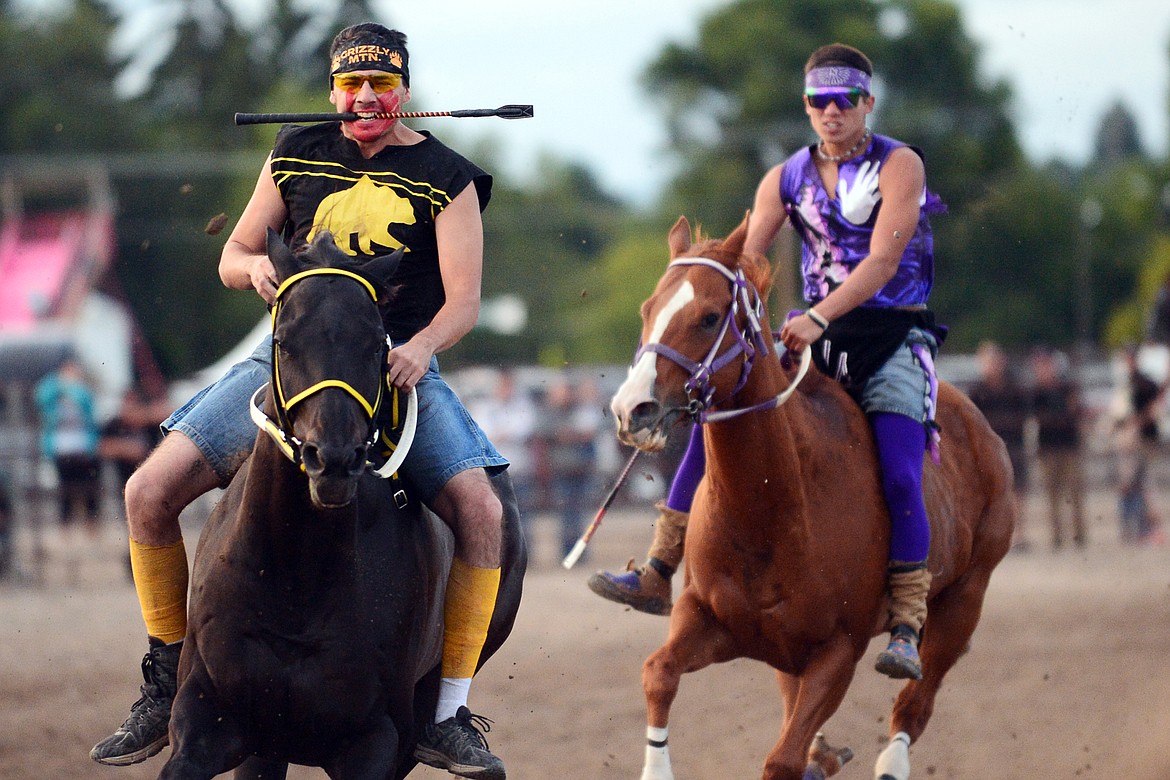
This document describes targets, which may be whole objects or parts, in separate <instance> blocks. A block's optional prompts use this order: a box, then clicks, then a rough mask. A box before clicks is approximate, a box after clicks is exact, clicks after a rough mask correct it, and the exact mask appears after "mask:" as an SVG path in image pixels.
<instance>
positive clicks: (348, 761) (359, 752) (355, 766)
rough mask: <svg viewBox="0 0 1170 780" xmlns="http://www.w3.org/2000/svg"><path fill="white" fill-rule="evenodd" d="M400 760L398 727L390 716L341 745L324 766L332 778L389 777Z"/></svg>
mask: <svg viewBox="0 0 1170 780" xmlns="http://www.w3.org/2000/svg"><path fill="white" fill-rule="evenodd" d="M397 764H398V729H397V728H395V727H394V722H393V721H392V720H390V718H389V717H386V718H383V719H382V721H381V722H380V723H379V724H378V725H377V728H375V729H374V730H373V731H369V732H366V733H365V734H362V735H360V736H355V737H352V738H350V739H348V740H346V742H345V744H343V745H341V746H340V747H339V749H338V751H337V754H336V756H335V757H334V759H333V760H332V761H330V762H329V764H328V765H327V766H326V767H324V769H325V774H327V775H329V777H330V780H386V778H387V777H391V776H392V774H391V773H392V772H393V771H394V769H395V767H396V765H397Z"/></svg>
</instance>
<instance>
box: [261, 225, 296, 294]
mask: <svg viewBox="0 0 1170 780" xmlns="http://www.w3.org/2000/svg"><path fill="white" fill-rule="evenodd" d="M265 246H266V249H267V251H268V259H269V260H271V261H272V266H273V268H275V269H276V276H277V279H278V280H279V281H282V282H283V281H284V280H285V279H287V278H289V277H290V276H292V275H293V274H295V273H296V272H297V269H298V268H299V263H298V261H297V258H296V255H294V254H293V252H292V250H291V249H289V248H288V247H287V246H285V245H284V241H282V240H281V238H280V236H279V235H278V234H277V232H276V231H275V230H273V229H272V228H268V232H267V234H266V235H265Z"/></svg>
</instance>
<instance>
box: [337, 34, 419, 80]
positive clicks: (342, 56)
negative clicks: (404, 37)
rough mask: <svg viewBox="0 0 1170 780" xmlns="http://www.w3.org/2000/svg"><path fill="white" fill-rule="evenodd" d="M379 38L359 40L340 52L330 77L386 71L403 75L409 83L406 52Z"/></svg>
mask: <svg viewBox="0 0 1170 780" xmlns="http://www.w3.org/2000/svg"><path fill="white" fill-rule="evenodd" d="M380 41H381V39H379V38H373V37H370V38H358V39H357V40H355V41H354V42H353V43H351V44H350V45H348V46H346V47H345V48H344V49H342V50H341V51H340V52H338V53H337V54H336V55H335V56H334V57H333V60H332V62H331V63H330V68H329V75H330V76H332V75H334V74H336V73H349V72H350V71H354V70H384V71H386V72H388V73H401V74H402V77H403V79H405V80H407V81H409V79H410V71H409V69H408V67H407V64H406V63H407V54H406V50H405V49H403V48H400V47H398V46H386V45H384V44H383V43H381V42H380Z"/></svg>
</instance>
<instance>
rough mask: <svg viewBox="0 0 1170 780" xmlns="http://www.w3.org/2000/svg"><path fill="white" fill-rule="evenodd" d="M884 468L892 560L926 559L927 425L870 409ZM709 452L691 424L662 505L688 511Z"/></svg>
mask: <svg viewBox="0 0 1170 780" xmlns="http://www.w3.org/2000/svg"><path fill="white" fill-rule="evenodd" d="M869 421H870V424H871V425H872V426H873V432H874V437H875V439H876V440H877V447H878V460H879V461H880V463H881V469H882V490H883V491H884V492H885V496H886V504H887V505H888V506H889V508H890V518H891V529H890V560H891V561H902V562H906V563H917V562H918V561H925V560H926V556H927V553H929V552H930V523H929V522H927V519H926V505H925V504H924V503H923V501H922V461H923V455H924V454H925V453H926V444H927V437H926V428H925V426H923V425H922V423H920V422H918V421H916V420H914V419H912V418H910V417H905V416H903V415H900V414H886V413H878V414H873V415H870V418H869ZM706 464H707V458H706V453H705V452H704V450H703V426H701V425H695V426H693V427H692V428H691V438H690V441H689V442H688V443H687V451H686V453H684V454H683V457H682V460H681V461H680V462H679V464H678V470H677V471H676V472H675V473H674V480H673V481H672V482H671V483H670V494H669V495H668V496H667V498H666V505H667V506H668V507H670V508H671V509H674V510H675V511H678V512H690V511H691V502H692V501H693V500H694V498H695V489H696V488H697V487H698V486H699V480H701V479H702V478H703V471H704V469H705V468H706Z"/></svg>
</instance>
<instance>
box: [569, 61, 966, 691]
mask: <svg viewBox="0 0 1170 780" xmlns="http://www.w3.org/2000/svg"><path fill="white" fill-rule="evenodd" d="M872 76H873V66H872V64H871V63H870V60H869V58H868V57H866V56H865V54H863V53H862V52H860V51H859V50H857V49H855V48H853V47H852V46H846V45H844V44H839V43H838V44H830V45H827V46H822V47H821V48H819V49H817V50H816V51H815V52H813V53H812V55H811V56H810V57H809V60H808V62H807V63H806V65H805V95H804V107H805V113H806V114H807V115H808V118H809V121H810V122H811V124H812V128H813V130H814V131H815V132H816V134H817V136H818V139H819V140H818V142H817V143H816V144H815V145H813V146H807V147H804V148H802V149H800V150H799V151H797V152H796V153H795V154H793V155H792V156H791V157H789V158H788V160H786V161H785V162H784V163H782V164H781V165H778V166H776V167H774V168H772V169H771V170H770V171H768V172H767V173H766V174H765V175H764V177H763V179H761V181H760V183H759V186H758V187H757V189H756V196H755V204H754V206H753V208H752V214H751V221H750V223H749V225H748V235H747V240H746V243H745V246H744V251H745V252H748V253H757V254H764V253H766V252H767V250H768V249H769V247H771V245H772V242H773V241H774V240H775V238H776V235H777V233H778V232H779V230H780V228H781V226H782V225H783V224H784V222H785V220H787V219H791V220H792V224H793V227H795V228H796V230H797V232H798V233H799V234H800V238H801V242H802V250H803V251H802V255H803V257H802V262H801V271H802V274H803V276H804V294H805V298H806V299H807V300H808V301H809V303H810V304H811V305H810V307H809V309H808V310H807V311H806V312H804V313H803V314H800V315H799V316H796V317H793V318H791V319H789V320H788V321H787V322H786V323H785V324H784V327H783V328H782V329H781V331H780V338H781V341H783V342H784V345H785V346H786V347H787V348H788V349H789V350H791V351H793V352H799V351H800V350H803V349H804V347H805V346H807V345H810V344H811V345H813V357H814V360H815V361H816V362H817V365H818V366H819V367H820V369H821V370H822V371H824V372H825V373H826V374H828V375H829V376H832V377H834V378H836V379H837V380H838V381H840V382H841V383H842V384H843V385H844V386H845V387H846V389H847V390H849V392H850V394H851V395H853V397H854V398H856V399H857V401H858V402H859V404H860V405H861V408H862V409H863V410H864V411H865V413H866V415H867V417H868V418H869V422H870V425H871V427H872V428H873V432H874V438H875V440H876V443H877V455H878V462H879V465H880V468H881V475H882V487H883V490H884V493H885V497H886V503H887V504H888V506H889V510H890V519H891V539H890V552H889V569H888V571H889V590H890V597H891V598H890V600H891V608H890V615H889V620H888V623H887V627H888V629H889V630H890V643H889V646H888V647H887V649H886V650H885V651H884V652H882V653H881V654H880V655H879V656H878V660H877V663H876V668H877V669H878V671H880V672H882V673H884V674H887V675H889V676H891V677H895V678H913V679H920V678H921V676H922V668H921V663H920V661H919V658H918V640H919V636H920V632H921V630H922V626H923V623H924V622H925V620H926V598H927V595H928V594H929V591H930V580H931V576H930V571H929V570H928V569H927V565H926V564H927V560H926V559H927V554H928V553H929V552H930V524H929V522H928V520H927V517H926V506H925V504H924V502H923V498H922V471H923V456H924V455H925V453H926V450H927V447H928V444H929V442H930V441H931V437H932V435H933V434H934V430H933V426H934V418H933V415H934V395H933V388H934V387H935V384H934V381H935V380H934V370H933V359H934V356H935V354H936V353H937V351H938V345H939V342H940V341H941V339H942V331H941V329H938V328H936V327H935V326H934V323H933V317H932V316H931V314H930V312H929V311H927V309H926V299H927V296H928V295H929V293H930V288H931V286H932V284H933V281H934V254H933V240H932V237H931V229H930V223H929V221H928V219H927V215H928V214H930V213H934V212H937V211H941V210H942V209H943V206H942V203H941V201H939V199H938V198H937V196H935V195H934V194H932V193H930V192H928V191H927V189H926V176H925V168H924V166H923V162H922V155H921V152H919V150H917V149H916V148H914V147H911V146H907V145H905V144H903V143H901V142H900V141H896V140H894V139H892V138H888V137H886V136H882V135H875V134H874V133H872V132H871V131H870V129H869V128H868V127H867V126H866V116H867V115H868V114H869V113H870V112H872V111H873V106H874V97H873V95H872V94H871V92H870V79H871V77H872ZM702 447H703V438H702V433H701V429H700V427H699V426H696V428H695V430H694V431H693V432H692V436H691V441H690V445H689V446H688V449H687V454H686V455H684V457H683V460H682V463H681V464H680V467H679V469H678V471H677V472H676V474H675V477H674V480H673V483H672V485H671V490H670V493H669V495H668V497H667V499H666V502H665V503H664V504H662V505H660V509H661V510H662V514H661V516H660V517H659V518H658V521H657V523H656V524H655V536H654V542H653V544H652V545H651V548H650V552H649V555H648V557H647V561H646V563H644V564H643V565H641V566H639V567H634V566H632V565H631V566H630V567H629V568H628V570H627V571H625V572H620V573H612V572H606V571H600V572H597V573H596V574H594V575H593V577H592V578H590V580H589V586H590V588H592V589H593V590H594V591H595V592H597V593H598V594H599V595H601V596H604V597H605V598H608V599H611V600H613V601H618V602H621V603H624V604H628V605H630V606H632V607H633V608H635V609H639V610H642V611H645V612H650V613H652V614H669V611H670V605H671V586H670V580H671V577H672V576H673V574H674V571H675V570H676V569H677V567H678V565H679V563H680V562H681V560H682V557H683V547H684V539H685V531H686V524H687V520H688V517H689V512H690V501H691V498H692V497H693V496H694V490H695V487H696V486H697V485H698V482H699V480H700V479H701V478H702V476H703V452H702Z"/></svg>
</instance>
